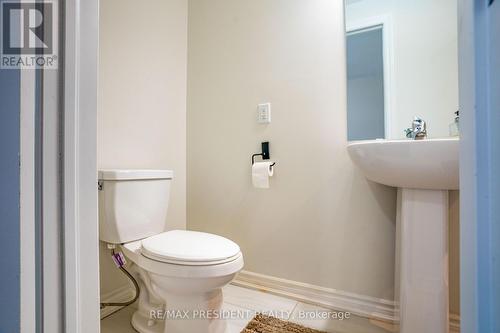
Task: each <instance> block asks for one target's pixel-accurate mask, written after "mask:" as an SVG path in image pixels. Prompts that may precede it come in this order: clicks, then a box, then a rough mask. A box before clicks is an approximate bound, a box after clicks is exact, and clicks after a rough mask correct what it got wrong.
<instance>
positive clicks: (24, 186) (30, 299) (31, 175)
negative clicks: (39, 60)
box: [19, 70, 36, 333]
mask: <svg viewBox="0 0 500 333" xmlns="http://www.w3.org/2000/svg"><path fill="white" fill-rule="evenodd" d="M20 72H21V112H20V161H21V162H20V163H21V164H20V198H19V202H20V223H19V229H20V230H19V231H20V239H21V242H20V246H21V248H20V259H21V262H20V269H21V271H20V287H21V292H20V293H21V296H20V306H21V307H20V324H21V325H20V332H21V333H33V332H35V328H36V285H35V105H36V104H35V103H36V99H35V71H33V70H21V71H20Z"/></svg>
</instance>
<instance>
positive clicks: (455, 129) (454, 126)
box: [450, 110, 460, 136]
mask: <svg viewBox="0 0 500 333" xmlns="http://www.w3.org/2000/svg"><path fill="white" fill-rule="evenodd" d="M459 122H460V110H457V111H456V112H455V121H453V122H452V123H451V124H450V136H458V135H459V133H460V126H459Z"/></svg>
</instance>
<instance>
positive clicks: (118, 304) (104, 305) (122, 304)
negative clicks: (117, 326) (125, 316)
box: [101, 249, 141, 309]
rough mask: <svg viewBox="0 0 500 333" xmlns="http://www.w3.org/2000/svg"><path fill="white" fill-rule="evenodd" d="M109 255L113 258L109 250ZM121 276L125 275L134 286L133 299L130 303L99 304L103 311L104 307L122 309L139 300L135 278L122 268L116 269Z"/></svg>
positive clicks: (113, 251)
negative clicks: (119, 307)
mask: <svg viewBox="0 0 500 333" xmlns="http://www.w3.org/2000/svg"><path fill="white" fill-rule="evenodd" d="M111 254H112V255H113V256H114V255H115V250H114V249H113V250H111ZM118 268H119V269H120V270H121V271H122V273H123V274H125V275H126V276H127V277H128V278H129V279H130V281H132V283H133V284H134V288H135V296H134V298H133V299H131V300H130V301H127V302H108V303H101V309H104V308H105V307H107V306H122V307H126V306H129V305H130V304H132V303H134V302H135V301H137V299H138V298H139V294H140V292H141V291H140V289H139V284H138V283H137V281H136V280H135V278H134V277H133V276H132V274H130V273H129V272H128V271H127V270H126V269H125V268H123V267H122V266H120V267H118Z"/></svg>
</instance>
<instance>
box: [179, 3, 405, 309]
mask: <svg viewBox="0 0 500 333" xmlns="http://www.w3.org/2000/svg"><path fill="white" fill-rule="evenodd" d="M188 59H189V60H188V228H190V229H195V230H204V231H208V232H213V233H218V234H221V235H224V236H227V237H229V238H231V239H233V240H235V241H236V242H237V243H238V244H239V245H240V246H241V247H242V250H243V253H244V256H245V263H246V266H245V269H247V270H250V271H254V272H258V273H262V274H268V275H272V276H276V277H282V278H287V279H290V280H295V281H302V282H307V283H311V284H315V285H319V286H325V287H331V288H337V289H341V290H347V291H352V292H357V293H360V294H364V295H371V296H375V297H381V298H387V299H392V297H393V289H394V247H395V244H394V237H395V225H394V223H395V222H394V221H395V211H396V209H395V204H396V194H395V190H394V189H391V188H388V187H384V186H381V185H377V184H374V183H370V182H368V181H367V180H366V179H365V178H364V177H363V176H362V175H361V174H360V173H359V172H358V171H357V170H356V168H355V167H354V166H353V164H352V163H351V161H350V159H349V157H348V155H347V151H346V145H347V140H346V137H347V133H346V131H347V126H346V73H345V47H344V23H343V2H342V1H340V0H338V1H332V0H307V1H304V0H273V1H268V0H252V1H248V0H192V1H190V2H189V57H188ZM262 102H271V103H272V119H273V122H272V124H270V125H268V126H263V125H258V124H257V123H256V108H257V104H258V103H262ZM264 140H269V141H270V143H271V156H272V158H273V159H274V160H276V161H277V165H276V171H275V177H273V179H272V181H271V188H270V189H269V190H257V189H254V188H252V186H251V180H250V156H251V154H252V153H255V152H257V151H258V150H259V149H260V142H261V141H264Z"/></svg>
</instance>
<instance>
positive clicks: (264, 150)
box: [252, 141, 276, 169]
mask: <svg viewBox="0 0 500 333" xmlns="http://www.w3.org/2000/svg"><path fill="white" fill-rule="evenodd" d="M261 151H262V152H261V153H258V154H253V155H252V165H254V164H255V158H256V157H257V156H262V159H263V160H268V159H270V158H271V155H270V153H269V142H267V141H266V142H262V143H261ZM275 164H276V162H274V163H273V164H271V165H270V166H269V169H271V168H272V167H273V166H274V165H275Z"/></svg>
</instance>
